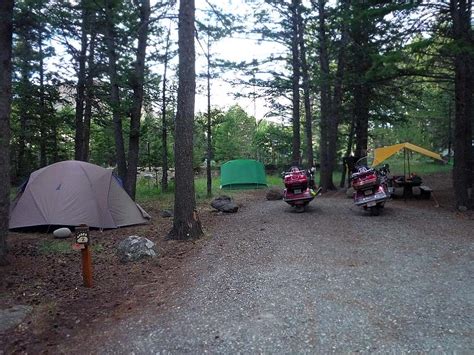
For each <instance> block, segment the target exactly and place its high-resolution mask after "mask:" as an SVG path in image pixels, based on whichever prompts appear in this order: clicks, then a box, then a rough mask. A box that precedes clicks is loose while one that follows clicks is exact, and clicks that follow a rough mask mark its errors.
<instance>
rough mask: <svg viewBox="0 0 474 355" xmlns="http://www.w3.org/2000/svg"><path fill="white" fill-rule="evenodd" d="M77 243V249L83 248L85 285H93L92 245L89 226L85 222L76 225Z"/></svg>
mask: <svg viewBox="0 0 474 355" xmlns="http://www.w3.org/2000/svg"><path fill="white" fill-rule="evenodd" d="M75 235H76V244H75V246H74V248H75V249H80V250H81V259H82V278H83V280H84V286H86V287H92V256H91V249H90V248H89V245H90V235H89V227H88V226H87V225H85V224H81V225H80V226H79V227H76V231H75Z"/></svg>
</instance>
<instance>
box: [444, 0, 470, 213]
mask: <svg viewBox="0 0 474 355" xmlns="http://www.w3.org/2000/svg"><path fill="white" fill-rule="evenodd" d="M471 8H472V2H471V1H466V0H461V1H454V0H450V12H451V18H452V20H453V25H454V31H453V39H454V40H455V41H457V42H458V48H460V50H459V51H458V52H457V53H456V55H455V59H454V67H455V78H454V90H455V97H456V99H455V100H456V103H455V105H456V106H455V111H456V112H455V127H454V168H453V185H454V193H455V196H456V206H457V207H458V208H459V207H461V206H463V207H468V208H474V204H473V197H472V196H471V197H469V193H468V191H469V189H472V183H473V170H474V164H473V157H472V140H473V134H472V120H473V109H472V105H473V99H472V96H473V81H474V73H473V72H472V69H473V58H472V55H471V53H470V49H471V48H473V47H474V39H473V32H472V28H471V15H472V14H471Z"/></svg>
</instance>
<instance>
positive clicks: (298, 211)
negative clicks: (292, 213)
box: [295, 205, 305, 213]
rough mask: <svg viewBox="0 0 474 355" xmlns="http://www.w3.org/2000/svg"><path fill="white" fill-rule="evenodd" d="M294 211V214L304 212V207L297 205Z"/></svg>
mask: <svg viewBox="0 0 474 355" xmlns="http://www.w3.org/2000/svg"><path fill="white" fill-rule="evenodd" d="M295 209H296V213H302V212H304V210H305V206H304V205H298V206H295Z"/></svg>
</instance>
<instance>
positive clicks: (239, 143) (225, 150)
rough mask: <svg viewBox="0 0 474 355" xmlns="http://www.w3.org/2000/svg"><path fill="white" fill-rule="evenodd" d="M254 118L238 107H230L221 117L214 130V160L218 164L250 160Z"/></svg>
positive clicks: (252, 151)
mask: <svg viewBox="0 0 474 355" xmlns="http://www.w3.org/2000/svg"><path fill="white" fill-rule="evenodd" d="M254 131H255V118H253V117H250V116H249V115H247V113H246V112H245V111H244V110H243V109H242V108H241V107H240V106H238V105H235V106H232V107H231V108H230V109H229V110H228V111H227V112H226V113H225V114H224V116H223V118H222V123H220V124H219V125H217V126H216V128H215V130H214V151H215V155H214V158H215V160H216V161H218V162H225V161H228V160H233V159H243V158H252V157H253V156H254V149H253V147H252V145H251V144H249V142H252V141H253V135H254Z"/></svg>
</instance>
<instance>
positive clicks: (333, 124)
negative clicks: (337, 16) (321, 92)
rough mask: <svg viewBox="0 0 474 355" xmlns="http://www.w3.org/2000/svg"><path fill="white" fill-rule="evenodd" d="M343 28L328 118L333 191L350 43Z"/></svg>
mask: <svg viewBox="0 0 474 355" xmlns="http://www.w3.org/2000/svg"><path fill="white" fill-rule="evenodd" d="M348 5H349V0H343V1H342V7H343V11H344V12H346V11H347V10H348ZM342 22H343V23H342V25H341V26H342V27H341V41H340V46H339V53H338V56H337V69H336V75H335V79H334V89H333V96H332V100H331V109H330V110H331V111H330V116H329V118H328V127H327V129H328V146H327V149H328V153H327V158H328V164H327V166H328V173H327V179H328V181H327V187H328V188H331V189H336V186H335V185H334V182H333V180H332V176H333V173H334V170H335V168H336V164H337V162H336V158H337V141H338V130H339V123H340V121H341V112H342V98H343V81H344V72H345V67H346V47H347V43H348V38H349V36H348V33H347V25H346V22H345V21H342Z"/></svg>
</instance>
